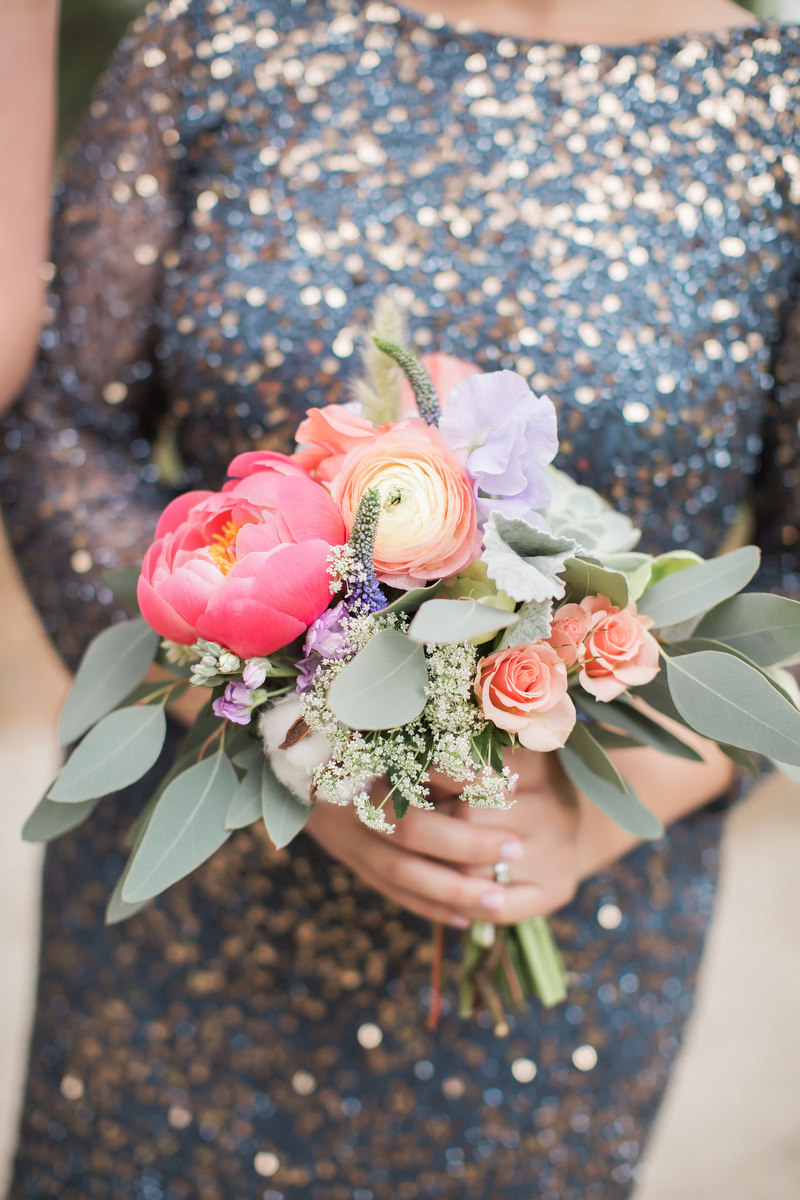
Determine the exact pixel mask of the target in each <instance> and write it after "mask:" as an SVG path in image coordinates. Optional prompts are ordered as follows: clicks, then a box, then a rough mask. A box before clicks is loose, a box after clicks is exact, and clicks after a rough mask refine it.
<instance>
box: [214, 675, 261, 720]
mask: <svg viewBox="0 0 800 1200" xmlns="http://www.w3.org/2000/svg"><path fill="white" fill-rule="evenodd" d="M265 699H266V693H265V692H259V691H258V690H253V689H252V688H249V687H247V686H246V685H245V684H243V683H233V682H231V683H229V684H228V685H227V687H226V688H225V691H224V692H223V694H222V695H221V696H218V697H217V699H216V700H215V701H214V703H213V704H212V706H211V707H212V708H213V710H214V713H215V714H216V716H218V717H226V718H227V719H228V720H229V721H233V722H234V724H236V725H249V724H250V718H251V716H252V713H253V709H254V708H257V707H258V705H259V704H263V702H264V700H265Z"/></svg>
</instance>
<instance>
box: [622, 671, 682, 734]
mask: <svg viewBox="0 0 800 1200" xmlns="http://www.w3.org/2000/svg"><path fill="white" fill-rule="evenodd" d="M628 691H629V692H630V694H631V695H632V696H634V697H636V696H638V697H639V699H640V700H644V702H645V704H649V705H650V707H651V708H654V709H655V710H656V712H659V713H661V715H662V716H664V717H669V718H670V720H671V721H676V722H677V723H678V724H679V725H683V727H684V728H685V729H691V728H692V726H691V725H690V724H689V723H688V721H684V719H683V717H682V716H681V714H680V713H679V712H678V710H677V708H676V707H675V701H674V700H673V699H672V694H671V692H670V690H669V684H668V683H667V672H666V671H665V670H664V668H663V667H662V669H661V670H660V671H659V672H658V674H657V675H656V677H655V679H651V680H650V682H649V683H643V684H641V685H640V686H639V687H632V688H628Z"/></svg>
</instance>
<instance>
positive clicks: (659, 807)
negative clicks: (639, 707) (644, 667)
mask: <svg viewBox="0 0 800 1200" xmlns="http://www.w3.org/2000/svg"><path fill="white" fill-rule="evenodd" d="M648 715H649V716H651V717H653V718H654V719H658V720H659V721H660V722H661V724H663V725H665V726H666V727H667V728H669V729H670V730H671V732H673V733H674V734H676V736H678V737H680V738H681V739H682V740H683V741H684V742H686V743H687V744H688V745H690V746H691V747H692V748H693V749H694V750H696V751H697V752H698V754H701V755H702V756H703V759H704V761H703V762H702V763H697V762H689V761H688V760H687V759H683V758H672V757H668V756H667V755H665V754H661V753H659V751H657V750H651V749H649V748H642V749H635V750H617V751H612V752H611V753H610V754H609V758H611V759H612V761H613V762H614V765H615V766H616V767H617V769H618V770H619V772H620V773H621V774H622V775H623V777H624V778H625V780H626V781H627V783H628V784H629V785H630V787H631V788H632V790H633V791H634V792H635V793H636V795H637V796H638V797H639V799H640V800H641V801H642V803H643V804H644V805H646V806H647V808H649V809H650V811H651V812H653V813H655V815H656V816H657V817H658V818H659V819H660V820H661V822H662V823H663V824H664V826H668V825H671V824H672V823H673V822H674V821H678V820H680V818H681V817H685V816H687V815H688V814H689V813H691V812H694V811H695V810H696V809H698V808H702V807H703V805H704V804H708V803H709V801H711V800H713V799H714V798H715V797H717V796H719V795H721V794H722V793H723V792H724V791H725V790H726V788H728V787H729V786H730V784H731V783H732V781H733V775H734V766H733V763H732V762H731V760H730V759H729V758H727V757H726V756H725V755H724V754H723V753H722V751H721V750H720V749H719V748H718V746H716V745H715V743H714V742H708V741H706V740H705V738H701V737H700V736H699V735H698V734H696V733H692V732H691V731H690V730H688V729H684V728H683V727H682V726H678V725H676V724H674V722H672V721H669V720H668V719H667V718H665V717H662V716H659V714H658V713H655V712H654V711H653V710H652V709H648ZM578 807H579V813H580V820H579V824H578V847H577V851H578V866H579V876H580V878H581V879H587V878H589V877H590V876H591V875H594V874H595V873H596V872H597V871H598V870H600V869H601V868H602V867H604V866H607V865H608V864H609V863H611V862H615V861H616V860H617V859H618V858H621V857H622V856H623V855H625V854H627V853H628V851H629V850H632V849H633V848H634V847H635V846H637V845H638V844H639V841H638V839H637V838H636V837H634V836H633V834H630V833H627V832H626V831H625V830H624V829H620V827H619V825H617V824H615V822H614V821H612V820H610V818H609V817H607V816H606V815H605V814H604V813H603V812H602V811H601V810H600V809H599V808H597V806H596V805H594V804H592V803H591V801H589V800H588V799H587V798H586V797H585V796H580V795H579V796H578Z"/></svg>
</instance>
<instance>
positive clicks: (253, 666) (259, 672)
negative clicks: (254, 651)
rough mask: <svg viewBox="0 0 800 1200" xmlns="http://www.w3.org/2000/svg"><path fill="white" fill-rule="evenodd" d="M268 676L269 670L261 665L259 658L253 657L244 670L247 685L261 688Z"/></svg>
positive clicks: (243, 675)
mask: <svg viewBox="0 0 800 1200" xmlns="http://www.w3.org/2000/svg"><path fill="white" fill-rule="evenodd" d="M266 678H267V672H266V670H265V669H264V667H261V666H259V664H258V659H251V660H250V662H249V663H248V664H247V665H246V667H245V669H244V670H243V671H242V680H243V681H244V684H245V687H249V688H260V687H261V685H262V683H263V682H264V680H265V679H266Z"/></svg>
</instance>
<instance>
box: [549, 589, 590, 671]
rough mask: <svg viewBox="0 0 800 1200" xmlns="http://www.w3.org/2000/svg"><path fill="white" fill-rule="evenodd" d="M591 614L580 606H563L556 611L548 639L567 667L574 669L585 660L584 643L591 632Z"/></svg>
mask: <svg viewBox="0 0 800 1200" xmlns="http://www.w3.org/2000/svg"><path fill="white" fill-rule="evenodd" d="M590 624H591V614H590V613H588V612H587V611H586V609H585V608H582V607H581V605H580V604H562V606H561V608H559V609H557V610H556V614H555V617H554V619H553V623H552V625H551V626H550V637H549V638H546V639H545V640H546V642H547V644H548V645H549V646H552V647H553V649H554V650H555V652H556V654H557V655H558V657H559V658H560V659H561V661H562V662H563V664H564V666H565V667H573V666H574V665H575V663H577V662H581V661H582V660H583V655H584V648H583V643H584V641H585V639H586V635H587V633H588V632H589V626H590Z"/></svg>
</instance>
